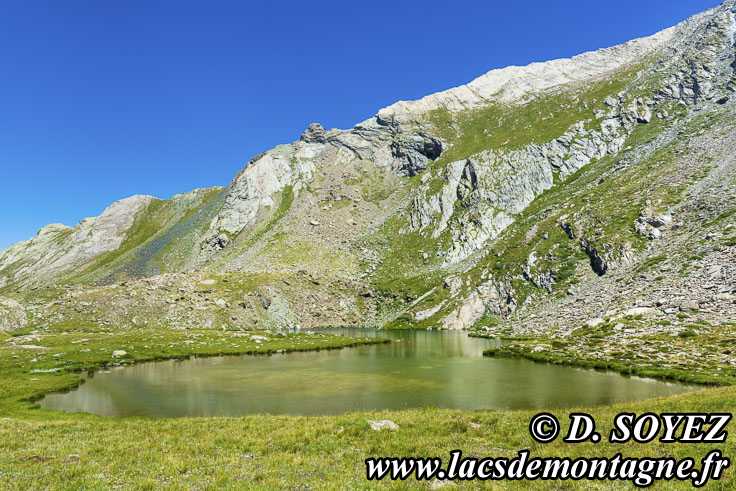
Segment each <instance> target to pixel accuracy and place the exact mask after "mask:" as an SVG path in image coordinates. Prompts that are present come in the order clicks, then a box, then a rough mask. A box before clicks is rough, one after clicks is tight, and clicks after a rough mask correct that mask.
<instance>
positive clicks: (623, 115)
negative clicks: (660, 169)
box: [408, 100, 638, 264]
mask: <svg viewBox="0 0 736 491" xmlns="http://www.w3.org/2000/svg"><path fill="white" fill-rule="evenodd" d="M612 104H613V106H612V108H611V114H610V117H607V118H606V119H604V120H603V121H602V122H601V123H600V126H599V129H598V130H587V129H585V122H580V123H578V124H576V125H575V126H574V127H573V128H571V129H570V131H568V132H566V133H565V134H563V135H562V136H560V137H559V138H557V139H555V140H553V141H551V142H549V143H546V144H543V145H538V144H531V145H527V146H526V147H524V148H522V149H520V150H512V151H505V150H489V151H486V152H482V153H480V154H477V155H474V156H472V157H470V158H469V159H466V160H463V161H458V162H452V163H450V164H448V165H447V167H446V169H445V173H444V176H443V177H442V179H443V181H444V184H443V186H442V189H441V190H440V192H439V193H438V192H436V191H435V190H434V188H433V183H432V182H430V181H427V182H425V183H424V184H423V185H422V186H421V187H420V189H419V190H418V191H417V193H416V195H415V197H414V199H413V201H412V206H411V208H410V210H409V217H408V221H409V225H410V226H409V228H408V231H424V230H425V229H427V228H431V229H432V233H431V236H432V237H434V238H436V237H439V235H440V234H442V232H443V231H444V230H445V229H446V228H447V227H451V231H452V237H453V239H452V245H451V248H450V249H449V250H447V251H445V261H446V263H448V264H453V263H457V262H459V261H462V260H463V259H465V258H467V257H468V256H470V255H471V254H473V253H474V252H476V251H478V250H480V249H481V248H482V247H483V245H484V244H485V243H486V242H488V241H489V240H493V239H494V238H496V237H497V236H498V234H499V233H501V232H502V231H503V230H504V229H505V228H506V227H507V226H508V225H510V224H511V223H512V222H513V216H514V215H515V214H517V213H520V212H521V211H523V210H524V209H525V208H526V207H527V206H529V204H530V203H531V202H532V201H534V199H535V198H536V197H537V196H539V195H540V194H541V193H543V192H544V191H546V190H547V189H550V188H551V187H552V186H554V185H555V182H556V181H555V179H556V178H557V179H558V180H565V179H566V178H567V177H568V176H570V175H571V174H572V173H574V172H575V171H577V170H578V169H580V168H582V167H584V166H585V165H587V164H588V163H590V162H591V161H592V160H593V159H599V158H602V157H604V156H606V155H608V154H615V153H617V152H619V151H620V150H621V148H622V146H623V144H624V142H625V141H626V137H627V136H628V135H629V134H630V132H631V131H632V130H633V126H631V125H628V124H627V122H628V121H629V119H628V118H629V116H628V113H627V112H626V111H625V110H623V109H622V106H621V104H620V102H619V101H617V100H614V101H613V103H612ZM636 107H637V109H636V110H637V111H638V106H636ZM635 119H636V118H635ZM458 201H459V202H460V204H461V207H460V208H459V209H458V208H456V203H457V202H458ZM453 217H454V218H455V220H454V221H453V222H451V220H450V219H451V218H453Z"/></svg>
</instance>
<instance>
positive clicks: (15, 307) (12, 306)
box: [0, 297, 28, 331]
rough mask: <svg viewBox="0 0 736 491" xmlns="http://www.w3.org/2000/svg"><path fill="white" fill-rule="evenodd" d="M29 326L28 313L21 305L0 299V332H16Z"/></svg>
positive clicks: (7, 299) (6, 299)
mask: <svg viewBox="0 0 736 491" xmlns="http://www.w3.org/2000/svg"><path fill="white" fill-rule="evenodd" d="M27 324H28V319H27V318H26V313H25V312H24V311H23V307H21V305H20V304H19V303H18V302H16V301H15V300H11V299H9V298H2V297H0V331H16V330H18V329H23V328H24V327H25V326H26V325H27Z"/></svg>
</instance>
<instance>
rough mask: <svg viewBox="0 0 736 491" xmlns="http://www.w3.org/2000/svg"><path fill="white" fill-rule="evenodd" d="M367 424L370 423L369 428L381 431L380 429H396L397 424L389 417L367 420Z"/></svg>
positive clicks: (397, 427)
mask: <svg viewBox="0 0 736 491" xmlns="http://www.w3.org/2000/svg"><path fill="white" fill-rule="evenodd" d="M368 424H370V425H371V429H372V430H373V431H381V430H390V431H398V429H399V425H397V424H396V423H394V422H393V421H391V420H389V419H383V420H381V421H371V420H368Z"/></svg>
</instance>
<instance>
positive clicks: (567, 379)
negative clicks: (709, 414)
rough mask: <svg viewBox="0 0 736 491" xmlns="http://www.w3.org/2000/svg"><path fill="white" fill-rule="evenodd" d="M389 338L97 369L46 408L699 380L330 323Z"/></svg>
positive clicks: (187, 407)
mask: <svg viewBox="0 0 736 491" xmlns="http://www.w3.org/2000/svg"><path fill="white" fill-rule="evenodd" d="M329 332H332V333H338V332H339V333H341V334H345V335H355V336H371V337H385V338H389V339H392V340H394V342H392V343H390V344H382V345H374V346H359V347H355V348H345V349H342V350H329V351H316V352H301V353H289V354H275V355H271V356H226V357H217V358H191V359H187V360H182V361H160V362H152V363H144V364H139V365H133V366H127V367H115V368H112V369H110V370H109V372H110V373H101V372H98V373H95V374H94V376H92V377H86V380H85V383H84V384H83V385H82V386H81V387H79V388H78V389H75V390H73V391H70V392H66V393H55V394H49V395H47V396H46V397H45V398H43V399H42V400H41V401H40V404H41V407H43V408H45V409H60V410H64V411H83V412H88V413H95V414H100V415H103V416H148V417H179V416H241V415H245V414H253V413H272V414H301V415H325V414H338V413H344V412H349V411H365V410H374V409H407V408H418V407H427V406H433V407H441V408H455V409H536V408H566V407H573V406H581V405H583V406H590V405H599V404H610V403H615V402H621V401H633V400H640V399H645V398H650V397H655V396H668V395H672V394H677V393H680V392H686V391H691V390H697V389H698V388H697V387H695V386H690V385H684V384H677V383H669V382H660V381H656V380H650V379H642V378H637V377H624V376H621V375H618V374H616V373H613V372H602V371H595V370H588V369H578V368H572V367H563V366H555V365H549V364H545V363H535V362H532V361H528V360H522V359H503V358H502V359H495V358H487V357H485V358H484V357H483V354H482V353H483V350H485V349H487V348H488V347H491V346H498V345H499V344H501V343H500V342H499V341H497V340H489V339H479V338H470V337H468V336H467V334H466V333H464V332H449V331H380V330H372V329H339V330H335V329H333V330H329Z"/></svg>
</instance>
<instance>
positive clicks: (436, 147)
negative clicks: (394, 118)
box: [391, 133, 442, 177]
mask: <svg viewBox="0 0 736 491" xmlns="http://www.w3.org/2000/svg"><path fill="white" fill-rule="evenodd" d="M441 153H442V143H441V142H440V141H439V140H438V139H437V138H433V137H431V136H429V135H426V134H424V133H414V134H413V135H410V136H409V137H408V138H403V139H396V140H394V141H393V142H392V143H391V155H392V156H393V157H394V159H395V165H394V168H393V171H394V172H395V173H396V175H398V176H401V177H412V176H415V175H417V174H419V173H420V172H422V171H423V170H424V169H426V168H427V164H428V163H429V162H430V161H431V160H434V159H436V158H438V157H439V156H440V154H441Z"/></svg>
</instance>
